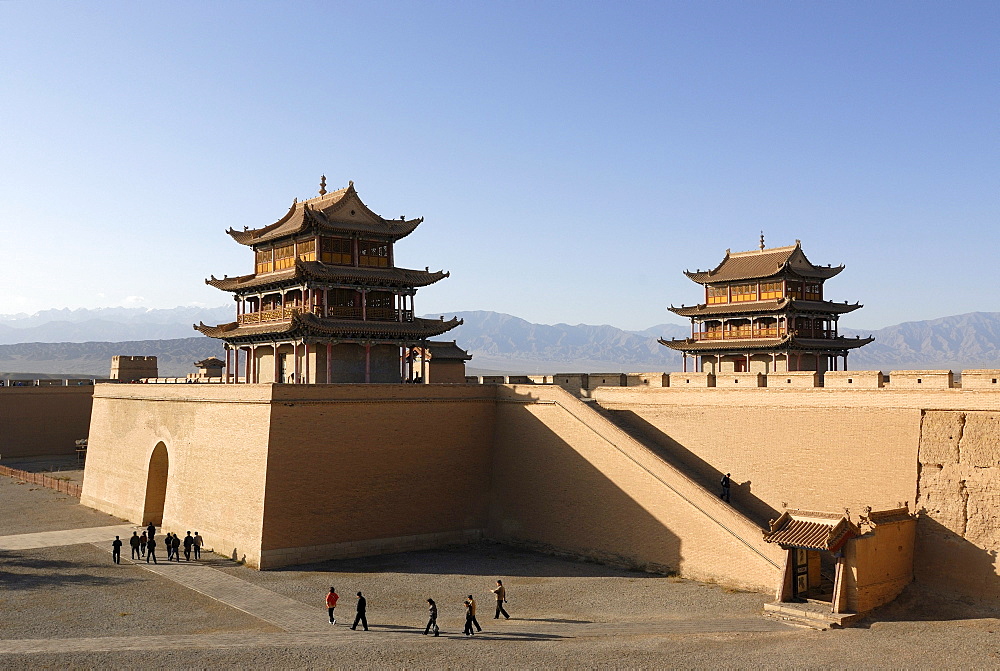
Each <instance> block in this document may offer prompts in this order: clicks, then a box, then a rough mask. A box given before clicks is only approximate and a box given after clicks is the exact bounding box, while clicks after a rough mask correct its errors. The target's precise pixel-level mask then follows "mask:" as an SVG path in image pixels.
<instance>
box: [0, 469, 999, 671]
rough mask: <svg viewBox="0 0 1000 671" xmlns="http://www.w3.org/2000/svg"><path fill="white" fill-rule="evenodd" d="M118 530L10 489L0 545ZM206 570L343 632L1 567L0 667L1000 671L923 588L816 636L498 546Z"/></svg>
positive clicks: (986, 623)
mask: <svg viewBox="0 0 1000 671" xmlns="http://www.w3.org/2000/svg"><path fill="white" fill-rule="evenodd" d="M118 522H119V520H116V519H115V518H113V517H110V516H107V515H103V514H101V513H96V512H95V511H91V510H88V509H86V508H83V507H81V506H80V505H79V504H78V503H76V501H75V499H71V498H70V497H67V496H66V495H63V494H58V493H56V492H53V491H51V490H46V489H42V488H38V487H35V486H33V485H31V486H29V485H18V484H16V482H15V481H14V480H11V479H9V478H2V477H0V535H10V534H20V533H29V532H32V531H43V530H55V529H72V528H80V527H94V526H103V525H109V524H115V523H118ZM126 552H127V550H126ZM209 561H211V563H212V564H213V565H214V566H215V567H216V568H217V569H219V570H220V571H222V572H225V573H227V574H229V575H231V576H235V577H238V578H240V579H242V580H244V581H246V582H248V583H251V584H253V585H256V586H258V587H263V588H265V589H267V590H270V591H271V592H273V593H274V594H277V595H283V596H286V597H290V598H291V599H295V600H297V601H299V602H301V603H304V604H307V605H309V606H314V607H315V608H316V616H317V618H325V615H326V611H325V609H324V608H323V598H324V596H325V594H326V591H327V590H328V589H329V587H330V586H331V585H333V586H336V587H337V590H338V592H339V593H340V594H341V595H342V600H341V605H340V606H339V607H338V619H339V623H338V625H337V626H331V627H330V629H329V632H328V633H327V632H326V631H323V632H321V633H311V634H296V633H295V632H291V633H289V632H282V631H280V630H279V629H278V628H277V627H275V626H274V625H272V624H269V623H267V622H265V621H263V620H261V619H259V618H257V617H254V616H253V615H250V614H249V613H245V612H242V611H240V610H237V609H235V608H232V607H230V606H228V605H226V604H224V603H222V602H219V601H216V600H213V599H211V598H209V597H207V596H203V595H201V594H199V593H196V592H193V591H191V590H189V589H187V588H185V587H182V586H180V585H179V584H176V583H174V582H172V581H171V580H169V579H167V578H165V577H163V576H161V575H157V574H153V573H149V572H147V571H145V570H144V569H143V568H142V567H140V566H132V565H129V564H127V563H124V564H122V565H120V566H115V565H114V564H112V563H111V562H110V556H109V555H108V554H107V553H106V551H105V550H103V549H99V548H97V547H94V546H93V545H70V546H62V547H53V548H43V549H36V550H24V551H17V552H14V551H0V666H2V667H4V668H25V669H27V668H53V667H60V668H97V667H103V668H123V667H126V666H143V665H148V664H150V663H153V664H155V665H157V666H166V665H170V666H178V667H181V666H184V667H191V668H209V667H214V668H235V667H269V668H333V667H407V668H431V667H444V668H453V667H475V668H478V667H494V666H498V667H506V668H541V667H558V668H567V667H573V668H576V667H583V668H595V667H615V668H621V667H627V668H662V667H686V668H703V667H726V668H746V667H774V668H802V667H816V668H845V667H847V668H856V667H876V668H959V667H962V668H969V667H975V668H1000V619H997V615H998V613H996V612H994V611H990V610H987V609H985V608H984V607H983V606H976V605H974V604H972V603H966V602H962V601H960V600H954V599H947V598H943V597H941V596H939V595H934V594H932V593H930V592H927V591H925V590H923V589H921V587H920V586H919V585H914V586H911V588H910V589H909V590H907V592H906V593H904V595H903V596H902V597H901V598H900V599H898V600H897V601H896V602H895V603H893V604H891V605H890V606H888V607H886V608H883V609H882V610H880V611H878V612H876V613H875V614H874V615H873V616H872V617H870V618H868V619H867V620H866V621H864V622H863V623H862V625H861V626H860V627H856V628H851V629H844V630H830V631H815V630H810V629H803V628H792V627H783V626H778V627H775V626H774V625H773V623H770V622H768V621H764V620H763V619H762V618H761V616H760V610H761V606H762V604H763V603H764V602H765V601H766V600H767V599H768V596H767V595H763V594H755V593H745V592H734V591H731V590H727V589H724V588H722V587H720V586H718V585H710V584H703V583H697V582H693V581H687V580H681V579H678V578H670V577H664V576H653V575H648V574H642V573H634V572H629V571H623V570H619V569H614V568H609V567H605V566H601V565H598V564H591V563H577V562H570V561H565V560H562V559H558V558H554V557H548V556H544V555H539V554H535V553H531V552H525V551H521V550H517V549H513V548H508V547H504V546H500V545H497V544H493V543H480V544H476V545H473V546H467V547H462V548H451V549H444V550H438V551H433V552H413V553H405V554H394V555H386V556H382V557H375V558H368V559H352V560H342V561H333V562H325V563H322V564H313V565H308V566H302V567H297V568H294V569H284V570H276V571H264V572H259V571H254V570H252V569H249V568H246V567H244V566H241V565H238V564H236V563H234V562H231V561H229V560H226V559H223V558H221V557H216V556H212V557H211V558H210V559H209ZM497 578H502V579H503V580H504V583H505V584H506V585H507V587H508V591H509V598H508V610H509V611H510V614H511V616H512V619H511V620H509V621H508V620H502V619H501V620H494V619H493V604H494V602H493V600H492V595H491V594H490V593H489V590H490V589H492V588H493V587H494V586H495V580H496V579H497ZM359 590H360V591H362V592H364V593H365V594H366V596H367V597H368V599H369V618H368V619H369V623H370V625H371V631H369V632H363V631H360V630H359V631H351V630H350V629H349V628H348V627H347V626H343V625H344V623H345V622H346V623H347V624H350V621H351V620H352V619H353V615H354V613H353V607H354V602H355V599H354V596H353V595H354V593H355V592H357V591H359ZM468 594H474V595H475V596H476V597H477V600H478V601H479V613H478V619H479V621H480V623H481V624H482V626H483V629H484V631H483V633H482V634H479V635H477V636H475V637H473V638H471V639H470V638H466V637H464V636H463V635H462V634H461V632H460V630H461V627H462V625H463V618H464V616H463V613H464V607H463V606H462V600H463V598H464V597H466V596H467V595H468ZM427 597H432V598H434V599H435V600H436V601H437V602H438V604H439V607H440V625H441V627H442V636H441V637H440V638H433V637H425V636H422V635H421V634H422V632H423V625H424V623H425V621H426V599H427ZM324 626H325V625H324ZM769 627H770V630H767V629H768V628H769ZM755 628H756V629H755ZM109 637H110V638H109ZM142 637H155V638H151V639H148V640H149V641H151V643H150V644H149V648H148V649H143V650H135V649H132V650H112V649H108V648H109V647H113V646H108V645H106V643H105V642H106V641H108V640H111V639H112V638H113V639H114V640H116V641H124V643H122V644H123V645H127V644H128V641H129V640H131V639H132V638H135V640H137V641H142V642H143V645H145V641H146V640H147V639H145V638H142ZM25 639H57V640H56V641H54V642H52V644H51V646H54V647H53V649H52V650H50V651H47V652H41V653H27V654H21V653H18V654H12V653H10V652H9V649H8V648H5V646H8V645H9V646H14V645H15V644H19V643H23V642H24V640H25ZM64 644H65V646H66V648H67V650H66V651H62V650H61V648H60V646H62V645H64ZM133 647H135V646H133ZM70 648H72V650H70Z"/></svg>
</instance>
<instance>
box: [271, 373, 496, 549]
mask: <svg viewBox="0 0 1000 671" xmlns="http://www.w3.org/2000/svg"><path fill="white" fill-rule="evenodd" d="M495 398H496V389H495V388H493V387H481V386H467V385H381V384H369V385H329V386H327V385H320V386H313V385H277V386H275V387H274V388H273V408H272V416H271V424H270V438H269V442H270V448H269V450H268V463H267V499H266V501H265V504H264V535H263V552H262V561H261V567H262V568H268V567H271V566H283V565H288V564H300V563H303V562H306V561H315V560H320V559H329V558H332V557H347V556H361V555H366V554H377V553H379V552H393V551H403V550H416V549H421V548H426V547H440V546H441V545H444V544H447V543H455V542H464V541H467V540H474V539H476V538H479V537H481V536H482V532H483V529H484V528H485V527H486V523H487V513H488V506H489V491H490V478H491V466H492V463H491V462H492V458H493V432H494V420H495V407H496V404H495Z"/></svg>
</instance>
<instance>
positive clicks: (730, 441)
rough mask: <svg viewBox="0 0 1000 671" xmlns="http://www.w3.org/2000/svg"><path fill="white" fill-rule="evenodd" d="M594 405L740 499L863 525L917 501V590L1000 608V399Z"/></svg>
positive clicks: (652, 393) (902, 395)
mask: <svg viewBox="0 0 1000 671" xmlns="http://www.w3.org/2000/svg"><path fill="white" fill-rule="evenodd" d="M991 379H992V378H991ZM914 384H916V383H914ZM991 384H992V383H991ZM595 397H596V401H597V402H598V403H600V405H601V406H602V407H605V408H607V409H609V410H610V411H612V412H614V413H623V414H625V415H627V416H628V417H627V419H628V420H629V423H630V425H631V426H636V427H639V428H640V429H641V430H642V431H643V434H644V435H646V436H652V437H653V438H655V439H657V440H658V441H659V444H661V445H663V446H665V448H666V449H668V450H670V451H671V452H672V453H673V454H675V455H677V457H678V459H679V460H681V461H682V462H683V463H684V464H685V465H686V466H687V467H688V468H689V469H690V471H691V472H692V473H701V474H702V475H703V476H704V477H705V478H706V479H708V480H709V481H711V480H712V479H714V478H716V477H717V476H718V475H719V474H720V473H721V472H727V471H728V472H732V474H733V481H734V488H733V494H732V496H733V499H734V501H736V500H738V499H742V498H743V497H750V498H751V499H757V500H760V501H761V502H763V503H764V504H766V506H768V507H769V508H771V509H772V510H775V511H777V510H780V509H781V508H782V507H791V508H805V509H820V510H828V511H831V512H839V510H840V509H842V508H849V509H850V510H851V513H852V515H853V516H854V518H855V519H857V517H856V516H857V515H858V514H859V513H860V512H861V511H862V507H863V506H866V505H870V506H872V507H873V508H874V509H876V510H878V509H880V508H892V507H895V505H896V504H897V503H899V502H909V504H910V508H911V510H914V511H915V512H918V513H919V517H918V522H917V550H916V563H915V566H914V574H915V577H916V580H918V581H920V582H923V583H927V584H931V585H933V586H935V587H938V588H941V589H947V590H950V591H955V592H958V593H961V594H965V595H968V596H972V597H976V598H991V599H997V598H1000V566H998V565H997V563H996V557H997V552H998V551H1000V540H998V539H1000V484H998V483H1000V394H996V393H994V392H993V391H979V390H976V389H954V388H952V389H949V388H944V387H939V388H937V389H933V388H923V389H917V388H915V386H911V387H910V388H908V389H895V390H892V389H878V388H871V389H846V388H844V389H829V388H828V389H802V390H793V389H786V390H779V389H768V390H763V389H741V390H735V389H686V390H680V389H677V388H673V389H671V390H667V389H662V390H655V389H649V390H631V389H602V390H600V391H598V392H597V393H596V394H595ZM783 504H787V506H784V505H783Z"/></svg>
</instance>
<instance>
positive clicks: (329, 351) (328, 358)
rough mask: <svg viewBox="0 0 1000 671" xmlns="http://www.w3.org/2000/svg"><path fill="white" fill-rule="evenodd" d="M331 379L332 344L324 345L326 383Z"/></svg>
mask: <svg viewBox="0 0 1000 671" xmlns="http://www.w3.org/2000/svg"><path fill="white" fill-rule="evenodd" d="M332 377H333V343H327V344H326V383H327V384H330V378H332Z"/></svg>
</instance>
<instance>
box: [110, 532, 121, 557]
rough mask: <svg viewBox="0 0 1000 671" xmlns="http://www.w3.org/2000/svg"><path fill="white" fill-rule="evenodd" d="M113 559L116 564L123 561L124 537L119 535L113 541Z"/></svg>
mask: <svg viewBox="0 0 1000 671" xmlns="http://www.w3.org/2000/svg"><path fill="white" fill-rule="evenodd" d="M111 561H113V562H114V563H116V564H121V563H122V539H121V538H119V537H118V536H115V539H114V540H113V541H112V542H111Z"/></svg>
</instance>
